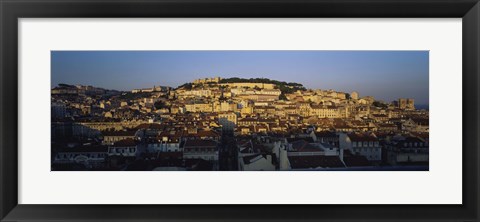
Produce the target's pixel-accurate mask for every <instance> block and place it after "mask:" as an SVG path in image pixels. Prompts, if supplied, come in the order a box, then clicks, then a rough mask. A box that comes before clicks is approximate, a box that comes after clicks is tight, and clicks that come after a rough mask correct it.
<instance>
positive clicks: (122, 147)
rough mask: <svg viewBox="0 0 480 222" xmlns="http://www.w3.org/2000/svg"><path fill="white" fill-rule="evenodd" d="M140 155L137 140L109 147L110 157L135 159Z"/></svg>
mask: <svg viewBox="0 0 480 222" xmlns="http://www.w3.org/2000/svg"><path fill="white" fill-rule="evenodd" d="M138 153H139V152H138V147H137V144H136V142H135V140H133V139H130V138H128V139H124V140H120V141H117V142H115V143H114V144H113V145H111V146H109V147H108V156H124V157H135V156H137V154H138Z"/></svg>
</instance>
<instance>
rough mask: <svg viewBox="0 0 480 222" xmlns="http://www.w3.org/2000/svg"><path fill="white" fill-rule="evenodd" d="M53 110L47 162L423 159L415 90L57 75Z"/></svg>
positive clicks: (122, 165) (200, 164) (384, 162)
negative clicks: (61, 78)
mask: <svg viewBox="0 0 480 222" xmlns="http://www.w3.org/2000/svg"><path fill="white" fill-rule="evenodd" d="M51 110H52V169H54V170H220V169H222V168H223V169H225V167H224V166H223V165H222V164H225V163H224V162H228V161H222V158H229V159H232V160H235V163H234V164H233V165H234V166H235V167H234V168H233V169H235V170H245V171H248V170H257V171H260V170H265V171H271V170H355V169H359V170H360V169H377V168H379V167H402V166H419V167H425V166H426V167H428V161H429V157H428V156H429V136H428V134H429V118H428V117H429V116H428V111H427V110H417V109H415V106H414V101H413V99H399V100H398V101H394V102H392V103H385V102H380V101H376V100H375V99H374V98H373V97H371V96H367V97H360V96H359V94H358V93H357V92H352V93H343V92H336V91H333V90H297V91H294V92H290V91H289V92H288V93H287V92H285V91H281V90H280V89H278V88H277V86H276V85H274V84H269V83H222V82H221V78H209V79H200V80H195V81H193V82H192V83H191V84H190V85H188V86H184V87H179V88H177V89H172V88H170V87H160V86H154V87H153V88H147V89H138V90H132V91H131V92H120V91H113V90H104V89H100V88H96V87H91V86H72V85H65V84H62V85H60V86H58V87H55V88H54V89H52V106H51ZM226 135H228V136H227V137H225V136H226ZM227 138H228V140H230V141H226V140H227ZM227 144H228V145H227ZM225 149H228V152H227V151H226V150H225ZM232 151H233V152H232ZM223 153H228V155H227V156H226V155H223ZM228 169H230V170H232V168H228Z"/></svg>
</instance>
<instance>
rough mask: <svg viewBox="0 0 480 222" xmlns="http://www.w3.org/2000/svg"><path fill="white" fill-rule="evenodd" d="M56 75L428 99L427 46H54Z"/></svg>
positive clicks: (86, 80)
mask: <svg viewBox="0 0 480 222" xmlns="http://www.w3.org/2000/svg"><path fill="white" fill-rule="evenodd" d="M51 70H52V87H55V86H57V85H58V84H59V83H66V84H75V85H76V84H82V85H92V86H96V87H102V88H106V89H116V90H131V89H137V88H147V87H153V86H154V85H156V86H158V85H161V86H171V87H177V86H179V85H181V84H184V83H186V82H192V81H193V80H194V79H198V78H207V77H216V76H219V77H222V78H229V77H239V78H269V79H274V80H279V81H285V82H297V83H301V84H303V85H304V86H305V87H307V88H310V89H333V90H336V91H341V92H347V93H350V92H352V91H356V92H358V93H359V95H360V97H363V96H374V97H375V98H376V99H378V100H383V101H386V102H391V101H393V100H397V99H398V98H414V99H415V104H422V105H428V92H429V91H428V87H429V86H428V84H429V82H428V80H429V54H428V51H311V50H308V51H306V50H302V51H281V50H279V51H277V50H275V51H271V50H260V51H250V50H247V51H235V50H229V51H52V52H51Z"/></svg>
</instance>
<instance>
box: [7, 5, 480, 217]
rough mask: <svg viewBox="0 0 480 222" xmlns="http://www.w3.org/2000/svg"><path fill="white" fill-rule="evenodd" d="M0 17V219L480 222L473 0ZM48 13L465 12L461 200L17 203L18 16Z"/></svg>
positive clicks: (94, 9) (79, 9) (106, 8)
mask: <svg viewBox="0 0 480 222" xmlns="http://www.w3.org/2000/svg"><path fill="white" fill-rule="evenodd" d="M0 15H1V25H0V28H1V39H0V44H1V59H0V67H1V75H0V84H1V86H0V98H1V100H0V109H1V110H0V132H1V133H0V181H1V182H0V201H1V202H0V218H1V220H2V221H73V220H76V221H105V220H110V221H120V220H124V221H125V220H126V221H146V220H149V221H151V220H159V221H191V220H192V221H193V220H201V221H214V220H216V221H263V220H271V221H273V220H274V221H306V220H308V221H312V220H314V221H372V220H380V221H478V220H479V215H480V212H479V208H480V206H479V199H480V198H479V197H480V196H479V193H480V192H479V187H480V186H479V183H478V181H479V178H478V177H479V160H480V158H479V152H478V148H479V140H478V135H479V131H478V127H479V118H478V111H479V103H478V95H479V87H478V86H479V78H478V75H479V71H480V70H479V68H480V67H479V64H480V61H479V53H480V49H479V46H480V45H479V40H480V36H479V34H480V33H479V32H480V29H479V28H480V18H479V16H480V5H479V3H478V1H477V0H257V1H253V0H243V1H240V0H222V1H219V0H142V1H135V0H117V1H109V0H99V1H95V0H62V1H59V0H1V1H0ZM47 17H48V18H77V17H87V18H107V17H112V18H122V17H127V18H130V17H214V18H225V17H259V18H265V17H272V18H277V17H306V18H310V17H350V18H352V17H359V18H365V17H369V18H392V17H394V18H400V17H406V18H426V17H428V18H443V17H457V18H462V21H463V22H462V32H463V33H462V35H463V37H462V41H463V42H462V44H463V52H462V53H463V54H462V56H463V67H462V69H463V74H462V84H463V89H462V94H463V98H462V103H463V106H462V108H463V116H462V122H463V147H462V150H463V181H462V182H463V204H462V205H262V206H258V205H23V204H18V197H17V193H18V159H17V157H18V154H17V146H18V141H17V140H18V130H19V128H18V102H17V100H18V74H17V71H18V68H17V64H18V23H17V21H18V19H19V18H47ZM445 44H448V42H447V43H445ZM453 108H454V107H452V109H453ZM458 149H460V147H458ZM39 192H41V191H40V190H39ZM179 195H181V194H179ZM438 195H442V194H441V193H439V194H438ZM126 201H128V200H126Z"/></svg>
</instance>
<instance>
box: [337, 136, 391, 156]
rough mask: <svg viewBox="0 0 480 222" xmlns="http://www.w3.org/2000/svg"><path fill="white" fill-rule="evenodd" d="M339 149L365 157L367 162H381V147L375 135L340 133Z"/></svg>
mask: <svg viewBox="0 0 480 222" xmlns="http://www.w3.org/2000/svg"><path fill="white" fill-rule="evenodd" d="M340 149H345V150H350V151H351V152H352V154H355V155H361V156H364V157H366V158H367V159H368V160H369V161H381V160H382V147H381V146H380V141H379V140H378V138H377V137H376V136H375V134H360V133H350V134H345V133H340Z"/></svg>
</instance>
